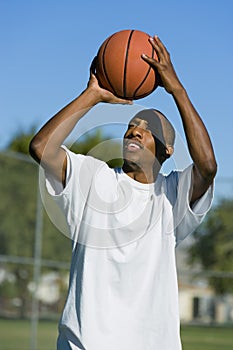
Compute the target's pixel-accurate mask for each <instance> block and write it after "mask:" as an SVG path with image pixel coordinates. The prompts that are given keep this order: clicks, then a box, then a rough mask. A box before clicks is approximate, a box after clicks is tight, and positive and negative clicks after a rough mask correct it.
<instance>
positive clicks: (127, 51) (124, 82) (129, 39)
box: [123, 30, 134, 98]
mask: <svg viewBox="0 0 233 350" xmlns="http://www.w3.org/2000/svg"><path fill="white" fill-rule="evenodd" d="M133 32H134V30H131V32H130V35H129V38H128V43H127V49H126V53H125V65H124V75H123V96H124V98H126V97H127V87H126V83H127V81H126V73H127V63H128V54H129V46H130V41H131V38H132V35H133Z"/></svg>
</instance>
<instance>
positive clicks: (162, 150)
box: [123, 109, 175, 168]
mask: <svg viewBox="0 0 233 350" xmlns="http://www.w3.org/2000/svg"><path fill="white" fill-rule="evenodd" d="M174 142H175V130H174V128H173V126H172V124H171V123H170V122H169V120H168V119H167V118H166V117H165V115H163V114H162V113H161V112H160V111H158V110H155V109H145V110H142V111H140V112H139V113H137V114H136V115H135V116H134V117H133V118H132V119H131V120H130V122H129V124H128V129H127V131H126V133H125V135H124V147H123V157H124V162H125V163H129V162H131V163H134V164H136V165H138V166H139V167H141V168H145V167H146V168H148V167H150V168H152V167H154V165H155V163H157V164H159V165H160V166H161V165H162V164H163V162H164V161H165V160H167V159H168V158H169V157H170V156H171V155H172V154H173V151H174Z"/></svg>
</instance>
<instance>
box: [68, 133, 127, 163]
mask: <svg viewBox="0 0 233 350" xmlns="http://www.w3.org/2000/svg"><path fill="white" fill-rule="evenodd" d="M70 149H71V150H72V151H73V152H74V153H80V154H84V155H87V154H88V155H89V156H93V157H94V158H97V159H100V160H103V161H105V162H106V163H107V164H108V165H109V166H110V167H111V168H115V167H121V166H122V158H121V153H122V150H121V144H119V143H118V142H116V141H113V140H111V138H110V137H107V136H104V135H103V133H102V131H101V130H100V129H96V130H95V132H94V133H89V134H86V135H85V138H84V139H82V140H80V141H78V142H75V143H74V144H73V145H72V146H71V147H70Z"/></svg>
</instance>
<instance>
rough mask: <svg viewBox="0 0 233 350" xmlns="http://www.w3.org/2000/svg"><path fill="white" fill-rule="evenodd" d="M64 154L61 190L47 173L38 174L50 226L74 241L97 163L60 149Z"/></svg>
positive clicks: (92, 159) (91, 158) (42, 171)
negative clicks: (65, 168)
mask: <svg viewBox="0 0 233 350" xmlns="http://www.w3.org/2000/svg"><path fill="white" fill-rule="evenodd" d="M63 148H64V150H65V151H66V154H67V171H66V185H65V187H64V188H63V185H62V183H61V182H59V181H57V180H56V179H55V178H54V177H53V176H52V175H51V174H50V173H47V172H45V171H44V170H43V169H42V170H41V173H40V189H41V195H42V200H43V204H44V207H45V210H46V211H47V214H48V216H49V217H50V219H51V221H52V222H53V224H54V225H55V226H56V227H57V228H58V229H59V230H60V231H61V232H63V233H64V234H65V235H67V236H68V237H69V238H71V239H73V240H75V241H77V237H76V236H75V235H77V232H78V231H79V230H78V228H79V225H80V222H81V220H82V215H83V210H84V207H85V203H86V199H87V196H88V193H89V189H90V186H91V183H92V177H93V173H94V168H95V166H96V162H98V160H96V159H94V158H93V157H88V156H84V155H81V154H75V153H73V152H71V151H70V150H68V149H67V148H66V147H65V146H63Z"/></svg>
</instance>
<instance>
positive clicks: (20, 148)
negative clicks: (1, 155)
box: [7, 127, 36, 154]
mask: <svg viewBox="0 0 233 350" xmlns="http://www.w3.org/2000/svg"><path fill="white" fill-rule="evenodd" d="M35 132H36V128H35V127H32V128H31V129H30V130H29V131H28V132H24V131H19V132H18V133H17V134H16V135H14V136H13V138H12V139H11V141H10V142H9V144H8V146H7V149H8V150H11V151H14V152H18V153H23V154H29V144H30V142H31V139H32V138H33V136H34V135H35Z"/></svg>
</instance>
